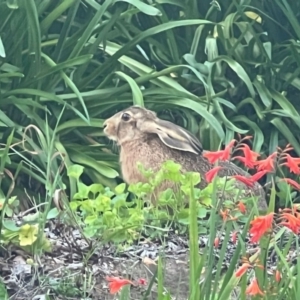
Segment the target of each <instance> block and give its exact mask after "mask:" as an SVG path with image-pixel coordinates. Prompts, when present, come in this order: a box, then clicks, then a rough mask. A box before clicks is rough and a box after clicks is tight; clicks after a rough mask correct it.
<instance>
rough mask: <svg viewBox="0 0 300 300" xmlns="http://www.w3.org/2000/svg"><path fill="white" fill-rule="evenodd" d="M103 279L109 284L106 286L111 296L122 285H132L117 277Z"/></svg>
mask: <svg viewBox="0 0 300 300" xmlns="http://www.w3.org/2000/svg"><path fill="white" fill-rule="evenodd" d="M105 279H106V280H107V281H108V282H109V284H108V286H109V291H110V293H111V294H115V293H117V292H118V291H119V290H120V289H121V288H122V287H123V286H124V285H127V284H133V282H132V281H130V280H128V279H121V278H119V277H106V278H105Z"/></svg>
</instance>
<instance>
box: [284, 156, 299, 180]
mask: <svg viewBox="0 0 300 300" xmlns="http://www.w3.org/2000/svg"><path fill="white" fill-rule="evenodd" d="M282 156H283V157H285V158H286V162H285V163H282V164H281V166H287V167H289V168H290V172H291V173H295V174H297V175H299V174H300V168H299V164H300V158H297V157H292V156H290V155H289V154H287V153H284V154H283V155H282Z"/></svg>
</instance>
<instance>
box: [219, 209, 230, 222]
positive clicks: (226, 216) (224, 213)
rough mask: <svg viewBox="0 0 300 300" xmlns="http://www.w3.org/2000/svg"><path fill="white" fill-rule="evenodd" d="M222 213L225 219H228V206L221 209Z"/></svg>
mask: <svg viewBox="0 0 300 300" xmlns="http://www.w3.org/2000/svg"><path fill="white" fill-rule="evenodd" d="M220 215H221V217H222V219H223V221H226V220H227V218H228V217H229V209H228V208H226V209H225V210H224V211H223V210H222V209H220Z"/></svg>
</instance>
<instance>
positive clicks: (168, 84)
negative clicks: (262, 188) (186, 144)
mask: <svg viewBox="0 0 300 300" xmlns="http://www.w3.org/2000/svg"><path fill="white" fill-rule="evenodd" d="M146 3H150V2H146V1H144V2H143V1H139V0H130V1H129V0H127V1H121V0H120V1H114V0H107V1H95V0H82V1H80V0H63V1H62V0H61V1H48V0H36V1H34V0H27V1H18V0H9V1H8V0H7V1H5V0H0V19H1V20H2V22H1V25H0V91H1V94H0V95H1V98H0V99H1V102H0V105H1V106H0V124H1V126H0V136H1V140H2V143H3V144H6V142H7V139H8V137H9V136H10V134H11V132H12V129H13V138H12V141H11V147H10V152H11V156H10V158H11V160H10V161H5V162H2V163H1V166H0V167H1V169H0V171H1V172H3V171H4V169H6V170H7V172H9V171H10V172H12V173H9V174H13V175H10V177H12V176H14V177H16V176H17V175H18V174H22V176H19V186H23V185H25V186H27V187H29V188H30V189H31V190H35V191H36V190H38V188H37V187H38V186H39V184H41V185H42V186H43V185H45V183H46V182H48V179H49V177H51V176H52V177H55V176H56V175H57V174H58V173H59V172H60V173H61V174H63V175H64V176H63V180H64V183H65V184H66V185H67V187H68V188H70V195H71V196H72V195H74V194H75V193H76V182H75V180H73V179H72V178H70V179H69V178H68V177H67V176H66V175H67V172H66V171H65V170H66V168H64V167H70V166H71V165H72V164H74V163H75V164H81V165H83V166H84V167H85V169H84V172H85V176H86V181H87V182H90V183H92V182H98V183H102V184H104V185H106V186H110V187H114V186H116V185H117V184H118V183H119V182H120V181H119V179H118V172H119V170H118V168H119V167H118V162H117V157H118V156H117V155H116V152H115V150H116V149H114V152H113V153H112V152H110V151H109V149H108V148H110V146H111V145H110V144H107V140H106V139H105V138H104V137H103V133H102V122H103V119H105V118H106V117H108V116H110V115H112V114H113V113H114V112H116V111H117V110H119V109H121V108H122V107H126V106H128V105H131V104H132V103H135V104H140V105H145V106H147V107H148V108H150V109H153V110H155V111H157V112H158V113H159V115H160V117H163V118H166V119H169V120H172V121H173V122H176V123H178V124H180V125H182V126H184V127H186V128H188V129H189V130H190V131H192V132H193V133H195V134H196V135H198V136H199V137H200V138H201V140H202V143H203V145H204V147H205V148H206V149H217V148H218V147H219V146H220V144H221V143H224V142H225V143H226V142H228V141H229V140H230V139H231V138H232V136H233V135H234V132H237V133H247V134H251V135H253V136H254V144H253V149H254V150H255V151H260V152H266V153H269V152H272V151H273V150H274V149H276V147H277V146H278V145H279V146H281V145H286V143H287V142H290V143H291V144H292V145H293V146H294V148H295V151H296V152H297V154H298V155H300V144H299V137H298V136H299V135H298V134H297V133H298V132H299V128H300V115H299V113H298V111H299V104H298V96H299V89H300V81H299V78H298V77H299V72H300V55H299V50H300V48H299V43H298V39H299V35H300V29H299V28H300V16H299V14H300V1H299V0H266V1H261V0H257V1H256V0H253V1H251V0H246V1H239V0H234V1H232V0H226V1H222V2H217V1H211V0H205V1H201V2H200V1H196V0H186V1H177V0H157V1H155V3H154V4H151V5H150V4H146ZM28 126H30V127H28ZM47 157H48V158H49V157H50V158H51V165H50V166H49V164H48V162H49V160H48V159H47ZM8 170H9V171H8ZM7 174H8V173H7ZM28 175H29V176H28ZM52 177H51V178H52ZM29 178H32V179H34V182H35V183H34V184H32V182H31V181H30V179H29ZM3 183H4V185H2V189H4V190H6V191H7V190H8V189H9V187H11V185H10V179H9V176H8V177H7V178H5V179H4V182H3ZM38 183H39V184H38ZM20 184H21V185H20ZM32 185H34V188H33V187H32ZM46 189H47V187H46Z"/></svg>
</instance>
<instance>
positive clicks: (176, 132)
mask: <svg viewBox="0 0 300 300" xmlns="http://www.w3.org/2000/svg"><path fill="white" fill-rule="evenodd" d="M104 133H105V134H106V135H107V137H108V138H109V139H111V140H114V141H116V142H117V143H118V144H119V145H120V146H122V144H124V143H126V142H129V141H134V140H138V139H143V140H147V137H149V135H157V137H158V138H159V139H160V140H161V142H163V143H164V144H165V145H166V146H168V147H170V148H173V149H177V150H181V151H187V152H192V153H195V154H200V153H201V152H202V145H201V143H200V142H199V140H198V139H197V138H196V137H195V136H194V135H192V134H191V133H190V132H188V131H186V130H185V129H183V128H182V127H180V126H177V125H175V124H173V123H171V122H168V121H164V120H161V119H159V118H158V117H157V116H156V113H155V112H153V111H151V110H148V109H145V108H142V107H140V106H131V107H129V108H127V109H124V110H122V111H120V112H118V113H116V114H115V115H114V116H112V117H111V118H109V119H107V120H106V121H105V122H104Z"/></svg>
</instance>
